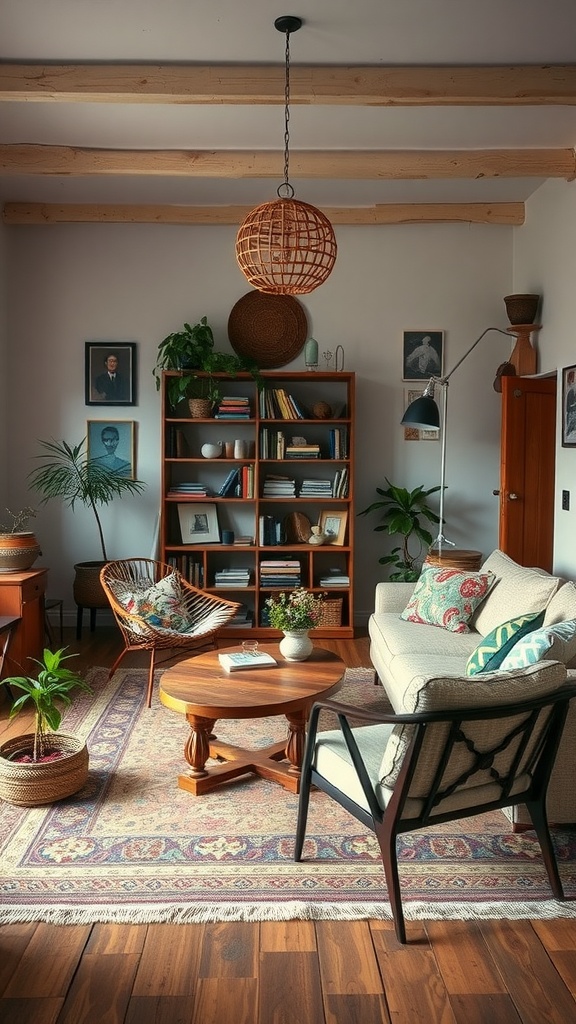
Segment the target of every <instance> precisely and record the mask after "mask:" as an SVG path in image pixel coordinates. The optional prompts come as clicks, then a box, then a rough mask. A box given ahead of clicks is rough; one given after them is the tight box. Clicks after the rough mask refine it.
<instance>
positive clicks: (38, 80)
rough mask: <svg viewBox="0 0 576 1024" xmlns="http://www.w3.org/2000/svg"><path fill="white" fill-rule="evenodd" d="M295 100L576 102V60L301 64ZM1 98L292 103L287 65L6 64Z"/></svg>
mask: <svg viewBox="0 0 576 1024" xmlns="http://www.w3.org/2000/svg"><path fill="white" fill-rule="evenodd" d="M290 99H291V102H292V103H312V104H326V103H328V104H357V105H365V106H389V105H391V106H393V105H398V106H421V105H430V106H447V105H450V106H458V105H461V106H462V105H467V106H503V105H506V106H510V105H527V104H531V105H542V104H563V105H567V104H570V105H573V104H576V65H574V64H558V65H543V66H532V65H509V66H507V65H505V66H496V67H490V66H476V67H470V66H467V67H461V66H452V67H381V66H363V65H358V66H346V67H344V66H329V65H319V66H298V65H292V67H291V72H290ZM0 100H13V101H18V100H33V101H39V100H49V101H52V102H53V101H57V100H63V101H66V102H70V101H74V102H88V103H227V104H235V103H237V104H242V103H250V104H254V103H263V104H275V103H283V102H284V66H283V65H220V66H219V65H185V64H184V65H182V64H180V65H177V64H166V65H159V64H11V63H8V62H2V63H0Z"/></svg>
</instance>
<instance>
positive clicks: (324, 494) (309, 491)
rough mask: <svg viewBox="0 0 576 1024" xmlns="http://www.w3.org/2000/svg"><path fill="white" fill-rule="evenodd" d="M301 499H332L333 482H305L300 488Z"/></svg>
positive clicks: (311, 480)
mask: <svg viewBox="0 0 576 1024" xmlns="http://www.w3.org/2000/svg"><path fill="white" fill-rule="evenodd" d="M300 497H301V498H332V497H333V494H332V481H331V480H313V479H310V480H303V481H302V484H301V487H300Z"/></svg>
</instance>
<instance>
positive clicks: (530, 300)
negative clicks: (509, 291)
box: [504, 294, 540, 325]
mask: <svg viewBox="0 0 576 1024" xmlns="http://www.w3.org/2000/svg"><path fill="white" fill-rule="evenodd" d="M539 302H540V296H539V295H534V294H527V295H505V296H504V305H505V306H506V312H507V314H508V319H509V321H510V323H511V324H513V325H516V324H533V323H535V322H536V313H537V311H538V304H539Z"/></svg>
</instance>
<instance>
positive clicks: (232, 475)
mask: <svg viewBox="0 0 576 1024" xmlns="http://www.w3.org/2000/svg"><path fill="white" fill-rule="evenodd" d="M218 497H219V498H253V497H254V465H253V463H249V464H247V465H245V466H239V467H238V468H237V469H231V470H230V472H229V473H228V476H227V477H226V479H225V480H224V483H223V484H222V486H221V488H220V490H219V491H218Z"/></svg>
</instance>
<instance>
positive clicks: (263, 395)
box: [259, 388, 307, 420]
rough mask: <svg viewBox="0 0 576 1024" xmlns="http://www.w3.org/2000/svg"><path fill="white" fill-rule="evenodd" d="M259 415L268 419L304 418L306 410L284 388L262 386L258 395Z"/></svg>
mask: <svg viewBox="0 0 576 1024" xmlns="http://www.w3.org/2000/svg"><path fill="white" fill-rule="evenodd" d="M259 403H260V416H261V417H262V418H264V419H270V420H304V419H306V418H307V417H306V412H305V410H304V408H303V407H302V406H301V405H300V403H299V402H297V401H296V399H295V398H294V395H290V394H289V393H288V392H287V391H286V389H285V388H262V390H261V392H260V395H259Z"/></svg>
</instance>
